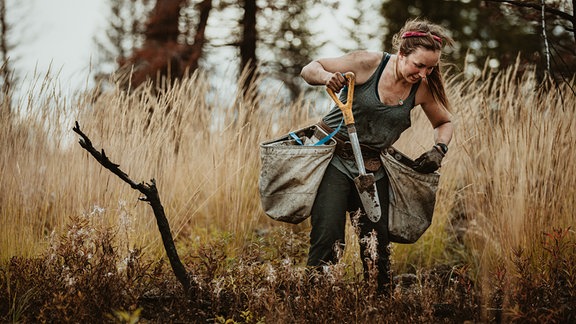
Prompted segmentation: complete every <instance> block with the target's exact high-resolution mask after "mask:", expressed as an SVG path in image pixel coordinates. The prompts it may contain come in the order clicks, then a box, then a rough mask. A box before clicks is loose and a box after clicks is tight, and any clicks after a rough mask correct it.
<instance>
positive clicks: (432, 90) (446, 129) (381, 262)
mask: <svg viewBox="0 0 576 324" xmlns="http://www.w3.org/2000/svg"><path fill="white" fill-rule="evenodd" d="M452 43H453V40H452V39H451V38H450V37H449V36H448V34H447V32H446V30H445V29H444V28H442V27H441V26H439V25H436V24H432V23H430V22H428V21H426V20H421V19H415V20H411V21H408V22H407V23H406V24H405V25H404V27H403V28H402V29H401V30H400V32H398V33H397V34H396V35H394V38H393V45H394V48H395V50H396V54H388V53H381V52H368V51H357V52H352V53H349V54H346V55H344V56H342V57H338V58H322V59H318V60H315V61H313V62H311V63H309V64H308V65H306V66H305V67H304V68H303V69H302V72H301V76H302V78H303V79H304V80H305V81H306V82H307V83H308V84H310V85H325V86H326V87H328V88H330V89H331V90H332V91H334V92H335V93H338V92H340V90H342V89H343V88H344V86H345V85H346V84H347V80H346V79H345V77H344V76H343V75H344V73H346V72H353V73H354V74H355V76H356V87H355V90H354V101H353V107H352V112H353V114H354V121H355V125H356V129H357V131H358V138H359V141H360V144H361V145H362V153H363V155H364V160H365V164H366V169H367V170H369V171H370V172H372V173H374V176H375V179H376V187H377V190H378V195H379V199H380V206H381V209H382V217H381V218H380V220H379V221H378V222H376V223H373V222H371V221H370V220H368V218H367V217H366V216H365V214H364V213H362V214H361V216H360V219H359V224H360V238H361V239H362V238H363V237H366V236H367V235H369V233H371V232H373V231H374V232H375V233H376V238H377V240H378V257H377V260H375V261H376V265H377V268H378V287H379V290H381V291H384V289H385V288H386V286H387V285H388V284H389V282H390V276H389V250H388V245H389V243H390V241H389V239H388V205H389V201H388V178H387V176H386V173H385V170H384V169H383V168H382V166H381V164H380V162H379V158H378V156H379V153H380V151H381V150H383V149H386V148H388V147H390V146H391V145H392V144H393V143H394V142H395V141H396V140H397V139H398V138H399V137H400V135H401V134H402V132H404V131H405V130H406V129H407V128H408V127H410V125H411V122H410V111H411V109H412V108H413V107H415V106H420V107H421V108H422V109H423V110H424V112H425V114H426V116H427V117H428V119H429V120H430V123H431V124H432V127H433V128H434V130H435V132H434V145H433V147H432V148H431V149H430V150H429V151H427V152H426V153H424V154H422V156H420V157H419V158H418V159H416V161H415V162H416V163H415V166H414V169H415V170H417V171H419V172H422V173H430V172H434V171H436V170H437V169H438V168H439V167H440V165H441V161H442V158H443V157H444V155H445V154H446V152H447V151H448V146H447V145H448V144H449V143H450V140H451V138H452V133H453V126H452V123H451V121H450V113H449V112H448V108H449V102H448V98H447V96H446V93H445V91H444V82H443V80H442V75H441V72H440V68H439V65H440V56H441V50H442V48H443V46H444V45H452ZM346 96H347V88H344V90H343V91H342V93H341V94H340V100H341V101H342V102H345V100H346ZM341 120H342V113H341V111H340V110H339V109H338V108H337V107H334V108H333V109H331V111H330V112H329V113H328V114H327V115H326V116H324V118H323V119H322V121H321V123H320V126H322V127H323V128H324V129H326V130H328V131H330V130H332V129H337V128H338V125H339V124H340V123H341ZM338 138H340V139H341V141H340V143H342V141H346V140H347V138H348V136H347V131H346V128H345V127H342V128H341V129H340V131H339V133H338ZM350 152H351V151H350V150H349V149H347V147H346V146H344V145H339V146H338V148H337V150H336V154H335V156H334V158H333V159H332V161H331V162H330V165H329V166H328V168H327V170H326V173H325V175H324V178H323V180H322V182H321V184H320V187H319V190H318V194H317V197H316V200H315V202H314V205H313V207H312V213H311V214H312V216H311V222H312V231H311V233H310V250H309V253H308V262H307V264H308V266H310V267H314V268H316V267H320V266H323V265H325V264H329V263H335V262H337V261H338V260H337V252H336V250H337V249H335V247H336V246H337V245H343V244H344V233H345V224H346V212H347V211H348V212H354V211H357V210H358V208H362V204H361V202H360V198H359V196H358V193H357V191H356V188H355V185H354V182H353V180H352V179H354V177H356V176H358V169H357V167H356V165H355V160H354V157H353V154H350ZM366 244H367V243H366V240H361V241H360V252H361V255H362V259H363V260H362V261H363V265H364V272H365V276H367V271H368V263H367V261H368V260H367V258H368V252H369V251H367V246H366Z"/></svg>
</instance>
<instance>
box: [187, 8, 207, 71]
mask: <svg viewBox="0 0 576 324" xmlns="http://www.w3.org/2000/svg"><path fill="white" fill-rule="evenodd" d="M210 10H212V0H204V1H202V2H201V3H199V4H198V11H199V12H200V19H199V21H198V26H197V27H196V34H195V35H194V43H193V44H192V45H191V46H190V48H189V49H188V51H187V52H188V53H187V56H188V59H187V65H188V69H189V71H190V72H193V71H195V70H196V69H198V66H199V65H198V61H200V58H201V57H202V53H203V51H204V44H205V43H206V26H207V25H208V17H209V16H210Z"/></svg>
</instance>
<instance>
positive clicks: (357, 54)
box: [347, 51, 383, 84]
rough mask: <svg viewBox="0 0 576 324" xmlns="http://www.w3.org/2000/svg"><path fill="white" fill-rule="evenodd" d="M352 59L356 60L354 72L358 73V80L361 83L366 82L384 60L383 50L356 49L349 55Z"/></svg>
mask: <svg viewBox="0 0 576 324" xmlns="http://www.w3.org/2000/svg"><path fill="white" fill-rule="evenodd" d="M347 56H348V57H349V59H350V60H351V61H353V62H354V69H353V70H354V72H355V74H356V81H357V82H358V83H359V84H361V83H364V82H366V80H368V78H369V77H370V76H371V75H372V73H374V71H375V70H376V69H377V68H378V65H380V62H381V61H382V57H383V53H382V52H372V51H354V52H351V53H349V54H348V55H347Z"/></svg>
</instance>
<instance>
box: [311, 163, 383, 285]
mask: <svg viewBox="0 0 576 324" xmlns="http://www.w3.org/2000/svg"><path fill="white" fill-rule="evenodd" d="M376 187H377V190H378V197H379V199H380V206H381V208H382V218H381V219H380V221H378V222H377V223H373V222H372V221H370V220H369V219H368V217H367V216H366V214H365V213H362V215H361V216H360V220H359V223H360V224H359V227H360V239H362V238H363V237H365V236H367V235H368V234H369V233H370V232H371V231H372V230H374V231H376V234H377V239H378V259H377V262H376V264H377V266H378V285H379V287H380V288H382V287H383V286H384V285H385V284H387V283H389V281H390V277H389V268H390V265H389V264H390V262H389V260H390V258H389V257H390V252H389V250H388V245H389V243H390V241H389V239H388V205H389V197H388V178H387V177H384V178H383V179H381V180H378V181H377V182H376ZM358 208H363V207H362V203H361V202H360V197H359V196H358V191H357V190H356V187H355V185H354V181H353V180H351V179H350V178H348V177H347V176H346V175H345V174H343V173H342V172H340V171H339V170H338V169H336V167H334V166H333V165H332V164H330V165H329V166H328V168H327V169H326V173H325V175H324V178H323V179H322V182H321V183H320V187H319V189H318V194H317V196H316V200H315V201H314V205H313V207H312V216H311V221H312V231H311V232H310V250H309V252H308V262H307V265H308V266H310V267H318V266H322V265H325V264H330V263H336V262H338V260H337V255H336V253H335V250H334V247H335V245H337V244H338V245H341V247H344V244H345V241H344V235H345V227H346V212H347V211H349V212H351V213H353V212H355V211H357V210H358ZM366 249H367V247H366V244H365V243H364V242H362V240H361V241H360V255H361V256H362V264H363V266H364V275H365V276H367V271H368V264H367V262H366V260H367V259H368V258H369V255H367V254H366V252H367V251H366Z"/></svg>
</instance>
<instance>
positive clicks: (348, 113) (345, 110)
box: [326, 72, 356, 125]
mask: <svg viewBox="0 0 576 324" xmlns="http://www.w3.org/2000/svg"><path fill="white" fill-rule="evenodd" d="M344 77H345V78H346V79H347V80H348V97H347V99H346V104H343V103H342V101H340V99H339V98H338V96H337V95H336V94H335V93H334V91H332V90H331V89H330V88H328V87H326V91H328V94H329V95H330V97H332V100H334V102H335V103H336V105H337V106H338V108H340V110H341V111H342V115H344V123H345V124H346V125H350V124H354V116H353V115H352V100H353V99H352V98H354V81H355V80H356V76H355V75H354V73H353V72H346V73H345V74H344Z"/></svg>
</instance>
